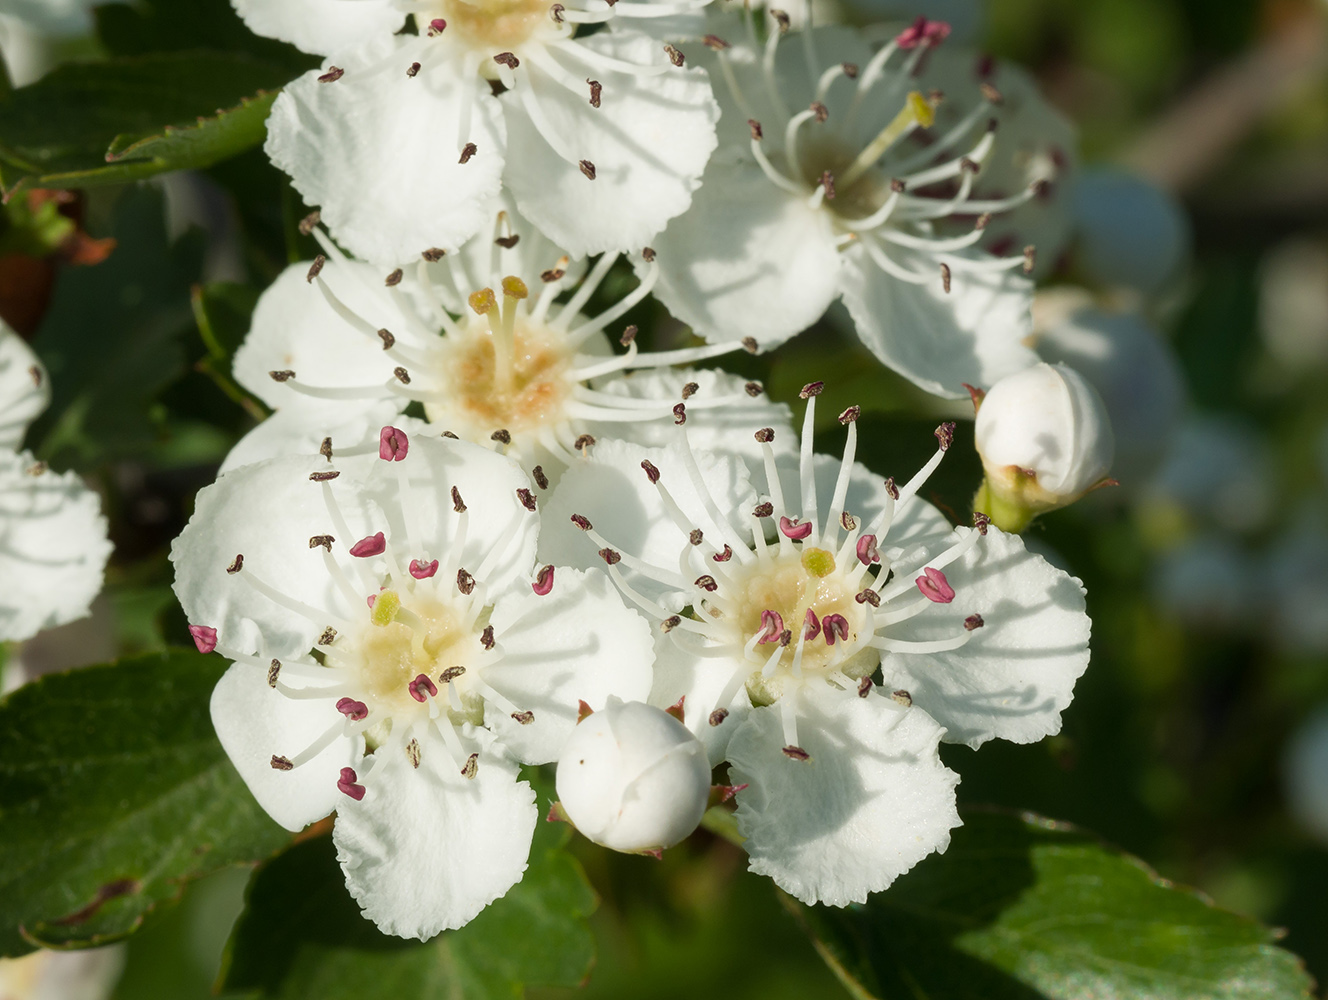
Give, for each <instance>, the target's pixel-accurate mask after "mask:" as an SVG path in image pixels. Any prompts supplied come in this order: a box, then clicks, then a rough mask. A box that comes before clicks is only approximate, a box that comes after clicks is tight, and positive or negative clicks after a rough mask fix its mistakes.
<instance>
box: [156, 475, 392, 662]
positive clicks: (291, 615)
mask: <svg viewBox="0 0 1328 1000" xmlns="http://www.w3.org/2000/svg"><path fill="white" fill-rule="evenodd" d="M326 471H328V463H327V460H326V459H324V458H322V457H321V456H311V457H287V458H276V459H272V460H270V461H267V462H262V463H258V464H255V465H246V466H243V467H242V468H239V469H236V470H234V471H233V472H228V473H227V474H226V475H224V476H222V477H221V478H220V479H218V480H217V481H216V482H215V483H213V484H212V485H211V486H208V487H206V488H205V489H203V490H200V491H199V494H198V498H197V500H196V501H195V506H194V516H193V517H191V518H190V519H189V523H188V524H187V525H185V529H184V531H182V532H181V533H180V535H179V536H178V537H177V538H176V539H175V541H174V542H173V543H172V545H171V562H172V563H173V564H174V565H175V596H176V597H178V598H179V600H180V604H181V606H182V607H183V608H184V612H185V614H186V615H187V616H188V618H189V621H190V622H192V623H193V624H195V625H205V626H208V627H211V628H214V629H216V630H217V637H218V639H219V640H220V642H221V644H222V645H223V646H229V647H231V648H232V649H236V650H238V651H241V652H245V653H251V652H256V651H259V650H262V651H263V652H264V655H268V656H279V657H280V656H300V655H303V654H304V653H307V652H308V651H309V649H310V648H311V647H312V646H313V645H314V643H315V641H316V640H317V638H318V636H319V634H320V633H321V632H322V631H323V629H324V628H326V627H327V626H328V625H332V624H334V621H333V619H336V618H338V617H339V616H342V615H345V614H346V613H347V610H346V609H345V608H344V603H343V598H342V596H341V594H340V593H339V592H338V591H337V588H336V586H335V584H334V582H333V580H332V578H331V577H330V576H329V574H328V572H327V568H326V566H325V565H324V563H323V559H322V552H321V550H320V549H319V548H317V547H316V546H315V547H313V548H311V547H310V545H309V539H310V538H311V537H313V536H314V535H324V534H334V535H339V534H340V532H338V531H336V530H335V529H334V527H333V519H332V517H331V515H330V514H329V513H328V509H327V506H326V504H325V503H324V500H323V490H324V489H328V490H331V492H332V495H333V496H334V497H335V499H336V503H337V507H338V508H339V509H340V511H341V514H342V516H343V517H344V518H345V520H346V524H347V526H348V527H349V528H350V532H351V534H352V535H353V536H354V537H353V538H352V539H341V538H338V540H337V541H338V544H340V543H342V542H345V544H354V542H355V541H357V540H359V539H360V538H363V537H365V536H366V535H370V534H372V533H374V532H375V531H381V530H383V528H384V526H385V524H384V522H385V518H384V516H383V514H382V513H381V512H379V511H378V509H377V508H376V507H375V506H374V505H373V504H372V503H371V502H369V500H368V499H367V498H366V497H365V496H363V494H362V492H361V491H360V489H359V488H358V487H357V486H356V485H355V484H354V482H353V481H352V479H351V477H349V476H342V477H339V478H338V479H334V480H332V481H331V482H328V483H318V482H311V481H310V479H309V477H310V475H311V474H313V473H322V472H326ZM237 554H239V555H243V556H244V566H243V570H244V572H243V573H228V572H227V569H228V568H229V567H230V566H231V565H232V564H233V562H234V560H235V557H236V555H237ZM245 573H252V574H254V575H255V576H256V577H257V578H258V579H259V580H261V581H262V582H263V583H266V584H267V585H268V586H271V587H273V588H275V589H276V590H277V591H279V592H280V593H282V594H285V595H286V596H287V597H290V598H293V599H294V600H296V601H300V602H303V603H304V604H306V605H309V606H311V607H313V608H316V609H318V610H319V611H322V612H326V613H327V620H321V619H320V620H314V619H312V618H306V617H304V616H302V615H301V614H299V613H298V612H295V611H292V610H290V609H288V608H286V607H283V606H282V605H280V604H277V603H275V602H274V601H272V600H271V599H270V598H268V597H267V596H265V595H264V594H261V593H259V592H258V591H257V590H255V589H254V588H253V587H252V586H250V585H249V584H248V583H247V582H246V581H245V579H244V578H243V577H244V574H245ZM357 610H358V609H357Z"/></svg>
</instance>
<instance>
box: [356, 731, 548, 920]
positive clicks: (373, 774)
mask: <svg viewBox="0 0 1328 1000" xmlns="http://www.w3.org/2000/svg"><path fill="white" fill-rule="evenodd" d="M416 736H417V738H418V737H419V734H418V733H416ZM474 739H475V740H478V741H480V742H479V743H478V744H477V746H476V749H478V750H479V752H480V757H479V766H478V770H477V772H476V774H475V777H474V778H473V779H470V780H467V779H466V778H464V777H462V775H461V773H460V771H459V770H458V767H457V764H456V762H455V761H453V760H452V758H451V757H450V756H449V755H448V753H447V750H446V748H445V747H444V745H443V743H442V741H441V740H440V739H438V738H436V737H434V738H424V739H421V740H420V748H421V753H420V758H419V760H420V765H419V767H418V768H414V767H412V766H411V764H410V761H409V759H408V758H407V756H406V755H405V754H404V753H402V752H401V751H400V748H399V747H398V748H397V750H396V752H391V750H390V747H384V748H381V749H380V750H379V751H378V752H377V753H375V755H374V756H375V757H376V758H377V757H381V758H382V759H381V760H376V761H375V763H374V765H373V768H372V770H371V771H370V772H369V773H368V774H367V775H364V776H362V781H361V783H362V784H363V786H364V787H365V789H366V793H365V796H364V798H363V799H362V800H360V801H358V802H356V801H355V800H354V799H352V798H349V797H347V796H343V797H342V799H341V802H340V803H339V806H338V809H337V822H336V826H335V827H334V828H333V831H332V839H333V841H334V842H335V843H336V845H337V860H338V861H340V862H341V869H342V871H344V872H345V873H346V886H347V888H348V889H350V894H351V895H352V896H354V897H355V900H356V902H358V903H359V904H360V907H361V908H362V909H363V911H364V915H365V916H366V917H367V918H368V919H370V920H372V921H373V922H374V923H375V924H377V925H378V929H379V930H381V931H383V933H385V934H395V935H397V936H399V937H409V938H419V939H420V940H422V941H423V940H428V939H429V938H431V937H433V936H434V935H435V934H437V933H439V932H440V931H444V930H451V929H454V928H457V927H461V926H463V925H464V924H466V923H468V922H469V921H470V920H472V919H474V917H475V916H476V915H477V914H478V913H479V912H480V911H481V910H483V909H484V908H485V907H486V906H488V905H489V904H490V903H491V902H493V901H494V900H495V899H497V898H498V897H500V896H502V895H503V894H504V893H505V892H507V890H508V889H510V888H511V887H512V886H513V885H515V884H516V883H517V882H519V881H521V876H522V874H523V873H524V872H525V870H526V860H527V858H528V857H529V854H530V842H531V838H532V837H533V836H534V833H535V823H536V821H537V819H538V811H537V810H536V808H535V792H534V790H533V789H532V788H531V787H530V785H528V784H526V782H524V781H519V780H518V774H517V766H516V764H515V763H513V762H512V761H510V760H509V759H507V758H506V757H505V756H504V755H502V753H501V751H499V750H497V749H496V747H495V745H494V744H493V743H492V742H490V739H491V738H490V737H489V736H488V734H487V733H485V732H484V731H483V730H479V731H477V732H476V733H475V734H474Z"/></svg>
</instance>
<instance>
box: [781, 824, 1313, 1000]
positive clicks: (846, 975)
mask: <svg viewBox="0 0 1328 1000" xmlns="http://www.w3.org/2000/svg"><path fill="white" fill-rule="evenodd" d="M787 902H788V905H789V907H790V908H791V909H793V910H794V911H795V912H796V913H797V914H798V915H799V916H800V917H801V919H802V920H803V922H804V923H805V925H806V926H807V927H808V928H809V930H810V931H811V932H812V933H813V934H814V936H815V938H816V943H817V947H818V949H819V950H820V951H821V953H822V956H823V957H824V958H825V959H826V960H827V962H829V963H830V965H831V967H832V968H833V969H834V970H835V972H836V973H837V974H838V975H839V976H840V978H841V980H842V981H843V982H844V984H845V985H846V986H847V987H848V988H849V990H850V992H852V993H853V994H854V995H855V996H858V997H879V998H883V1000H884V998H891V1000H893V998H895V997H907V998H915V997H916V998H923V997H925V998H930V1000H1061V998H1065V1000H1078V998H1083V997H1102V998H1121V1000H1126V998H1128V1000H1145V998H1147V1000H1197V998H1204V1000H1218V998H1220V1000H1302V998H1308V997H1309V996H1310V990H1311V985H1312V984H1311V981H1310V977H1309V976H1308V975H1307V974H1306V972H1305V970H1304V967H1303V966H1302V964H1301V962H1300V960H1299V959H1298V958H1297V957H1296V956H1295V955H1293V954H1291V953H1290V952H1288V951H1285V950H1283V949H1281V948H1278V947H1277V946H1276V945H1275V944H1274V943H1273V942H1274V941H1275V940H1276V937H1277V933H1276V932H1275V931H1273V930H1270V929H1269V928H1267V927H1264V926H1262V925H1260V924H1258V923H1257V922H1255V921H1253V920H1250V919H1248V918H1246V917H1241V916H1238V915H1236V914H1234V913H1228V912H1225V911H1223V910H1220V909H1218V908H1217V907H1216V906H1214V905H1213V904H1212V903H1211V902H1210V901H1209V900H1207V899H1205V898H1203V897H1202V896H1200V895H1198V894H1197V893H1194V892H1192V891H1189V890H1186V889H1180V888H1177V887H1176V886H1174V885H1172V884H1171V883H1169V882H1167V881H1165V880H1163V879H1161V878H1159V877H1158V876H1157V875H1156V874H1155V873H1154V872H1152V871H1151V870H1150V869H1149V868H1148V867H1147V866H1146V865H1144V864H1143V863H1142V862H1141V861H1139V860H1138V859H1136V858H1133V857H1130V856H1129V855H1126V854H1124V853H1122V852H1120V851H1117V850H1115V849H1114V848H1111V847H1108V846H1106V845H1104V844H1102V843H1101V842H1100V841H1098V840H1097V839H1096V838H1095V837H1093V836H1092V835H1091V834H1088V833H1086V832H1084V831H1082V830H1078V829H1076V828H1074V827H1072V826H1069V825H1067V824H1063V823H1055V822H1051V821H1048V820H1043V819H1040V818H1038V817H1034V816H1028V815H1025V816H1015V815H1010V814H1003V813H995V812H978V813H968V814H966V815H965V817H964V826H963V827H961V828H960V829H958V830H956V831H955V832H954V837H953V840H952V842H951V844H950V847H949V850H947V851H946V852H945V854H942V855H936V856H933V857H931V858H928V859H927V860H926V861H924V862H923V863H922V864H920V865H919V866H918V867H917V868H916V869H914V870H913V871H912V872H909V873H908V874H907V875H905V876H904V877H903V878H901V879H900V880H899V881H897V882H896V883H895V884H894V885H893V886H891V887H890V888H889V889H888V890H886V891H885V892H882V893H877V894H876V895H874V896H872V897H871V898H870V899H869V901H868V902H867V903H866V904H865V905H862V906H850V907H848V908H845V909H835V908H832V907H825V906H814V907H812V906H803V905H801V904H799V903H796V902H794V901H793V900H791V899H790V900H787Z"/></svg>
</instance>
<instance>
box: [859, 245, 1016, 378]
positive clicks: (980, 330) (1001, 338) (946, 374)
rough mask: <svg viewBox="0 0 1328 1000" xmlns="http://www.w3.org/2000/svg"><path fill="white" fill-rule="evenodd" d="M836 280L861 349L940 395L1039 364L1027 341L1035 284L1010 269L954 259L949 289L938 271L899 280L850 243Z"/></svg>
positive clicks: (923, 262) (925, 262)
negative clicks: (923, 278)
mask: <svg viewBox="0 0 1328 1000" xmlns="http://www.w3.org/2000/svg"><path fill="white" fill-rule="evenodd" d="M951 256H952V257H956V258H957V257H961V256H964V255H963V254H960V253H956V254H952V255H951ZM973 257H974V259H975V260H978V261H979V262H990V261H991V259H992V258H990V257H987V256H986V255H985V254H982V255H977V254H974V255H973ZM910 266H912V267H913V268H914V269H915V270H923V269H925V270H926V271H930V270H931V269H932V267H933V266H934V265H933V264H932V263H930V261H929V259H927V258H920V259H919V260H917V261H915V262H913V263H912V264H911V265H910ZM841 286H842V290H843V295H844V304H845V305H846V306H848V311H849V314H850V315H851V316H852V317H853V322H854V323H855V324H856V325H857V328H858V336H859V337H860V338H861V339H862V342H863V343H864V344H866V345H867V348H868V349H869V350H870V351H871V352H872V353H873V354H875V355H876V356H877V357H878V358H880V360H881V362H882V363H883V364H884V365H886V366H887V367H888V368H891V369H893V370H894V371H896V372H898V373H899V374H900V375H903V376H904V377H905V378H906V379H908V380H909V381H910V382H912V383H914V384H915V385H918V386H920V387H921V388H923V389H926V390H927V391H928V392H931V393H935V394H936V395H938V396H946V397H949V398H951V399H961V398H963V397H965V396H966V395H967V390H965V389H964V386H963V383H965V382H967V383H968V384H969V385H976V386H987V385H991V384H993V383H994V382H996V380H997V379H1000V378H1001V377H1002V376H1005V375H1009V374H1011V373H1012V372H1017V371H1021V370H1022V369H1024V368H1027V367H1028V366H1029V365H1033V364H1036V363H1037V360H1038V357H1037V353H1036V352H1035V351H1034V350H1033V349H1032V348H1031V347H1029V346H1028V344H1027V343H1026V341H1027V339H1028V338H1029V336H1030V334H1031V333H1032V329H1033V317H1032V308H1033V286H1032V284H1031V283H1030V282H1029V281H1027V280H1026V279H1024V278H1021V277H1018V276H1016V275H1012V274H1010V273H1008V271H1000V272H991V271H986V272H983V271H966V270H963V269H961V268H960V267H958V266H956V267H954V268H953V270H952V274H951V279H950V291H949V292H948V293H947V292H946V291H945V290H944V289H943V287H942V283H941V276H940V274H939V272H938V273H937V274H936V277H935V279H934V280H928V281H927V282H926V283H924V284H914V283H911V282H908V281H903V280H901V279H899V278H895V277H892V276H890V275H888V274H886V273H885V272H884V271H882V270H881V269H880V268H878V267H877V266H876V264H875V263H873V262H872V259H871V257H870V256H869V255H868V254H867V251H866V250H865V249H863V247H861V246H854V247H850V248H849V249H848V250H847V251H846V252H845V253H844V266H843V270H842V272H841Z"/></svg>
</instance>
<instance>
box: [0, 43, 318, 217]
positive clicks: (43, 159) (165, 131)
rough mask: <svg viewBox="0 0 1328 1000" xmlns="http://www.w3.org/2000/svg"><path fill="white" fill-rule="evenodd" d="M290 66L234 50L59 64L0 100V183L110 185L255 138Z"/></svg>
mask: <svg viewBox="0 0 1328 1000" xmlns="http://www.w3.org/2000/svg"><path fill="white" fill-rule="evenodd" d="M291 76H292V74H291V72H290V70H288V69H285V68H283V67H281V66H280V65H274V64H272V63H269V62H265V61H263V60H260V59H256V58H254V57H253V56H249V55H246V54H244V53H239V52H206V51H204V52H177V53H169V54H168V53H154V54H150V55H144V56H134V57H125V58H118V59H110V60H107V61H105V62H98V63H72V64H68V65H65V66H61V67H59V68H58V69H56V70H55V71H54V72H52V73H50V74H48V75H47V76H45V77H43V78H42V79H41V80H39V81H38V82H36V83H34V84H32V85H31V86H28V87H23V88H21V89H19V90H15V91H13V92H11V93H10V94H8V95H6V96H5V97H4V98H3V99H2V100H0V160H3V161H4V162H3V163H0V186H2V187H3V188H4V191H5V194H6V196H7V197H8V196H9V195H11V194H13V193H14V192H15V191H18V190H21V189H24V188H29V187H89V186H92V185H97V184H114V183H122V182H124V181H129V180H135V179H137V178H142V177H148V176H151V175H152V174H157V173H161V172H163V171H167V170H183V169H193V168H198V167H204V166H208V165H209V164H212V163H216V162H218V161H220V160H223V159H226V158H227V157H230V156H234V155H236V154H237V153H240V152H243V151H244V150H246V149H249V148H252V147H253V146H256V145H258V144H259V143H261V142H262V140H263V135H264V122H265V121H266V119H267V113H268V111H269V110H270V108H271V104H272V101H273V100H274V99H275V96H276V92H277V91H278V90H279V89H280V88H281V87H282V86H284V85H285V84H286V83H287V82H288V81H289V79H290V78H291Z"/></svg>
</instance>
